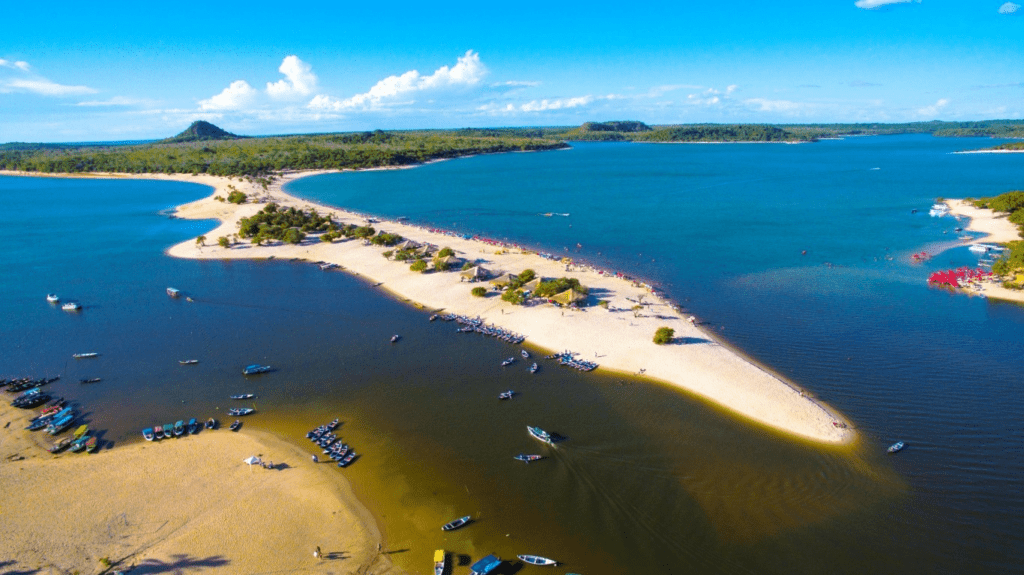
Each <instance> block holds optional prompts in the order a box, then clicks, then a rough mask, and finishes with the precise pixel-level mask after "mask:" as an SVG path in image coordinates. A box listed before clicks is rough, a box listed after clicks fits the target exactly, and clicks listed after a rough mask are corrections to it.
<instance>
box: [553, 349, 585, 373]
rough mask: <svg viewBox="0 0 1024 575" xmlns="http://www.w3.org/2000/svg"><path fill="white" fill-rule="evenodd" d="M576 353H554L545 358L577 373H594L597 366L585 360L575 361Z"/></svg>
mask: <svg viewBox="0 0 1024 575" xmlns="http://www.w3.org/2000/svg"><path fill="white" fill-rule="evenodd" d="M575 356H576V352H572V351H568V350H566V351H563V352H562V353H556V354H552V355H549V356H547V358H546V359H557V360H558V363H560V364H561V365H564V366H567V367H571V368H573V369H577V370H579V371H594V370H595V369H597V367H598V364H597V363H595V362H593V361H587V360H585V359H576V357H575Z"/></svg>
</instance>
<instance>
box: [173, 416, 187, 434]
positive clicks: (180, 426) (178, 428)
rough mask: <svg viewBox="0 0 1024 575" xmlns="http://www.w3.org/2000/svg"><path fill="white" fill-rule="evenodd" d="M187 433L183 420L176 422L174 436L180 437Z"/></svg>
mask: <svg viewBox="0 0 1024 575" xmlns="http://www.w3.org/2000/svg"><path fill="white" fill-rule="evenodd" d="M184 433H185V422H184V421H183V420H181V419H179V420H178V421H175V422H174V436H175V437H179V436H181V435H183V434H184Z"/></svg>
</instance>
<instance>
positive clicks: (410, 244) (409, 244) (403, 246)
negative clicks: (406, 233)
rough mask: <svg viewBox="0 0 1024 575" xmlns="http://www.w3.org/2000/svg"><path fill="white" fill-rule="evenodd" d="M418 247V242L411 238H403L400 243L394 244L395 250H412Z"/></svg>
mask: <svg viewBox="0 0 1024 575" xmlns="http://www.w3.org/2000/svg"><path fill="white" fill-rule="evenodd" d="M418 247H420V245H419V244H418V243H416V242H414V241H412V240H405V241H404V242H402V243H400V244H398V245H397V246H395V250H397V251H401V250H414V249H416V248H418Z"/></svg>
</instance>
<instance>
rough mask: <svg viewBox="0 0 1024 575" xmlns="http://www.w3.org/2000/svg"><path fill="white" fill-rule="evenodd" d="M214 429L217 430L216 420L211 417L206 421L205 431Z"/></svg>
mask: <svg viewBox="0 0 1024 575" xmlns="http://www.w3.org/2000/svg"><path fill="white" fill-rule="evenodd" d="M216 428H217V420H216V419H214V418H212V417H211V418H210V419H207V420H206V429H216Z"/></svg>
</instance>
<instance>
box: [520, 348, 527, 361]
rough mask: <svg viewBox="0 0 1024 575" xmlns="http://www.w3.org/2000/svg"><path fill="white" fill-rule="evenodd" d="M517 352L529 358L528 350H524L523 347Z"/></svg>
mask: <svg viewBox="0 0 1024 575" xmlns="http://www.w3.org/2000/svg"><path fill="white" fill-rule="evenodd" d="M519 354H520V355H522V356H523V359H530V352H528V351H526V350H525V349H524V350H522V351H520V352H519Z"/></svg>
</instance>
